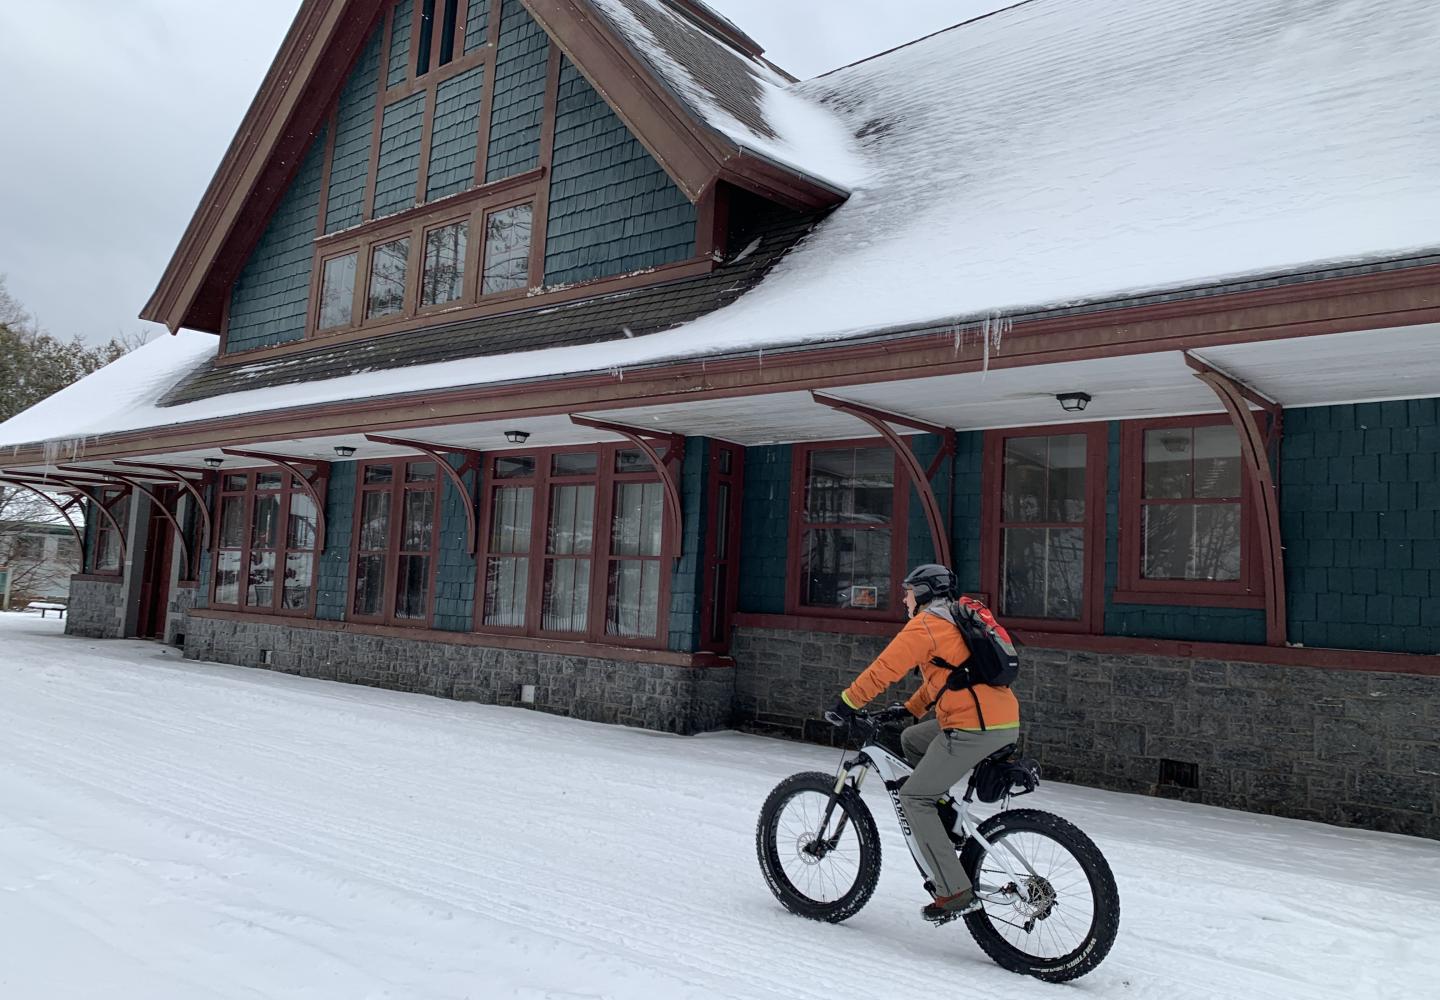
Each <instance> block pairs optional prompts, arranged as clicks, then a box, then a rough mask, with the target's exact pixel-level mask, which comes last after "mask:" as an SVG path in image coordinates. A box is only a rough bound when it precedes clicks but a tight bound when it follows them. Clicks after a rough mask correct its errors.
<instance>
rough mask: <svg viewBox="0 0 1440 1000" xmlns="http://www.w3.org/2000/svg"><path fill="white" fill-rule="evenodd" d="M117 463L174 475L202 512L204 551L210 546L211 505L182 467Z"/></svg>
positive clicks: (202, 542) (129, 467)
mask: <svg viewBox="0 0 1440 1000" xmlns="http://www.w3.org/2000/svg"><path fill="white" fill-rule="evenodd" d="M115 464H116V465H123V466H125V467H126V468H127V469H149V470H151V471H154V472H163V473H167V474H168V475H170V476H173V477H174V480H175V482H176V483H178V484H179V485H180V488H181V489H183V490H184V491H185V492H186V493H188V494H190V496H191V497H192V498H193V499H194V501H195V507H196V509H197V510H198V511H199V512H200V523H201V525H202V527H203V529H204V532H205V533H204V535H203V536H201V539H200V548H201V550H202V551H203V550H204V549H207V548H209V547H210V505H209V504H208V503H206V502H205V494H203V493H201V492H200V489H199V488H198V487H197V486H196V485H195V483H194V482H192V481H191V480H190V479H188V478H186V476H185V475H184V474H183V472H182V471H181V470H180V469H177V468H172V467H170V466H168V465H151V464H150V463H148V462H121V461H118V460H117V461H116V462H115Z"/></svg>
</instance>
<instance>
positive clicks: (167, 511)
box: [58, 465, 194, 572]
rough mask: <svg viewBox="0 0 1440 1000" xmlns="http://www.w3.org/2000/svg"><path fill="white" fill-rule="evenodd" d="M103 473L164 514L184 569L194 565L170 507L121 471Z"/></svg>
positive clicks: (183, 535)
mask: <svg viewBox="0 0 1440 1000" xmlns="http://www.w3.org/2000/svg"><path fill="white" fill-rule="evenodd" d="M58 468H61V469H67V468H69V469H70V471H73V472H81V471H91V470H82V469H73V468H70V467H69V466H64V465H62V466H59V467H58ZM105 474H106V475H108V476H110V477H111V478H112V479H115V480H117V481H118V482H120V483H123V484H124V485H126V486H129V487H130V488H131V489H133V490H137V491H139V492H140V493H143V494H145V497H146V498H147V499H148V500H149V501H150V502H151V503H152V504H154V505H155V507H156V508H157V509H158V510H159V511H160V513H162V514H164V515H165V520H167V521H169V522H170V527H171V528H173V529H175V540H176V541H177V542H179V543H180V550H181V551H182V552H183V553H184V554H185V567H186V569H189V568H190V567H192V566H193V565H194V560H193V558H192V556H191V553H190V543H189V542H187V541H185V529H184V528H183V527H182V526H181V524H180V520H179V519H178V518H177V517H176V516H175V515H174V514H172V513H170V508H169V507H167V506H165V502H164V501H163V500H161V499H160V498H159V497H158V496H157V495H156V494H155V493H154V492H153V491H151V490H150V489H149V488H147V487H145V486H142V485H141V484H140V483H138V482H136V481H135V480H133V479H131V478H130V477H129V476H126V475H124V474H122V473H119V472H111V471H110V470H109V469H106V470H105ZM167 572H168V570H167Z"/></svg>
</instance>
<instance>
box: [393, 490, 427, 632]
mask: <svg viewBox="0 0 1440 1000" xmlns="http://www.w3.org/2000/svg"><path fill="white" fill-rule="evenodd" d="M427 495H428V494H427ZM398 569H399V571H398V573H397V577H396V581H395V617H396V618H405V619H409V620H411V621H416V620H419V619H422V618H424V617H425V612H426V610H427V609H428V607H429V596H430V557H429V556H417V555H402V556H401V557H400V562H399V567H398Z"/></svg>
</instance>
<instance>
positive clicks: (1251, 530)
mask: <svg viewBox="0 0 1440 1000" xmlns="http://www.w3.org/2000/svg"><path fill="white" fill-rule="evenodd" d="M1220 425H1224V426H1231V423H1230V418H1229V417H1228V416H1227V415H1225V414H1223V413H1221V414H1208V415H1199V416H1190V417H1161V418H1153V419H1145V420H1127V421H1125V422H1124V423H1123V424H1122V425H1121V428H1120V551H1119V564H1118V566H1117V567H1116V579H1115V592H1114V594H1113V599H1114V601H1115V602H1116V603H1118V604H1171V605H1192V606H1200V607H1221V608H1264V607H1265V577H1264V574H1263V573H1262V572H1261V566H1260V560H1259V547H1258V542H1259V539H1258V538H1256V535H1255V531H1256V525H1255V495H1254V492H1253V488H1252V486H1251V484H1250V477H1249V476H1248V475H1245V474H1244V470H1243V469H1242V470H1241V476H1240V579H1239V580H1234V581H1207V580H1148V579H1146V578H1145V577H1144V576H1143V575H1142V573H1141V565H1140V563H1141V558H1142V553H1143V546H1142V540H1143V537H1144V536H1143V533H1142V531H1141V509H1142V507H1143V504H1142V502H1141V501H1142V498H1141V492H1142V490H1143V488H1144V482H1145V470H1144V460H1145V432H1146V431H1147V430H1156V429H1160V428H1165V427H1216V426H1220Z"/></svg>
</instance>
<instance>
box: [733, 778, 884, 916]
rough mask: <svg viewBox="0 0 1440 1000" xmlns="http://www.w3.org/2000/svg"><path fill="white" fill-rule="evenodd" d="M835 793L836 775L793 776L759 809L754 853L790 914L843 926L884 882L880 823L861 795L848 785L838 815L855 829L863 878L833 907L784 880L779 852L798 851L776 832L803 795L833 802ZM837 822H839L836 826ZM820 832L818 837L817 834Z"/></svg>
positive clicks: (839, 805) (841, 798)
mask: <svg viewBox="0 0 1440 1000" xmlns="http://www.w3.org/2000/svg"><path fill="white" fill-rule="evenodd" d="M834 788H835V775H833V774H825V773H823V772H821V771H804V772H801V773H800V774H792V775H791V776H790V777H788V778H786V779H785V780H784V781H782V782H780V784H778V785H776V786H775V789H774V790H773V791H772V792H771V793H770V795H769V797H767V798H766V799H765V805H764V806H762V807H761V808H760V820H759V822H758V823H756V825H755V853H756V855H757V856H758V857H759V859H760V870H761V871H762V872H764V874H765V881H766V882H767V883H769V885H770V891H771V892H773V893H774V894H775V898H776V899H778V900H780V903H781V904H782V905H783V906H784V907H785V909H787V910H789V911H790V912H791V913H794V914H797V915H798V916H802V917H807V918H809V919H811V920H824V921H826V922H828V923H832V924H838V923H839V922H840V921H842V920H846V919H848V918H850V917H853V916H854V915H855V914H856V913H858V912H860V909H861V908H862V907H863V906H864V905H865V904H866V903H867V902H869V901H870V895H871V894H872V893H873V892H874V891H875V884H876V883H877V882H878V881H879V880H880V833H879V831H878V830H877V829H876V828H875V818H874V817H873V816H871V815H870V809H869V807H868V806H866V805H865V803H864V801H863V800H862V799H861V798H860V794H859V793H858V792H857V791H855V789H854V788H852V787H850V786H849V785H848V784H847V785H846V786H845V790H844V791H842V792H841V793H840V799H839V801H838V802H836V803H835V807H836V809H837V810H838V809H843V810H844V811H845V813H846V814H847V815H848V816H849V826H850V827H851V828H853V829H854V831H855V834H856V837H857V839H858V840H859V843H860V859H859V872H858V873H857V874H856V876H855V882H854V884H853V885H852V886H851V887H850V890H849V891H848V892H846V893H845V895H843V896H841V897H840V898H839V899H837V900H834V901H833V902H829V903H826V902H820V901H818V900H814V899H811V898H810V897H808V896H806V895H804V894H803V893H801V892H799V891H798V890H797V889H796V888H795V886H794V885H793V884H792V883H791V882H790V879H789V878H788V877H787V876H786V874H785V868H784V866H783V865H782V864H781V862H780V850H781V849H782V848H788V849H791V850H793V849H794V845H781V844H778V843H777V842H776V841H777V827H778V825H779V822H780V814H781V812H782V811H783V809H784V807H785V803H787V802H788V801H790V799H792V798H794V797H795V796H796V795H797V794H799V793H801V792H819V793H821V794H823V795H826V796H829V795H830V793H831V792H832V791H833V790H834ZM834 822H835V820H834V819H832V820H831V823H832V825H833V823H834ZM817 832H818V831H817Z"/></svg>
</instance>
